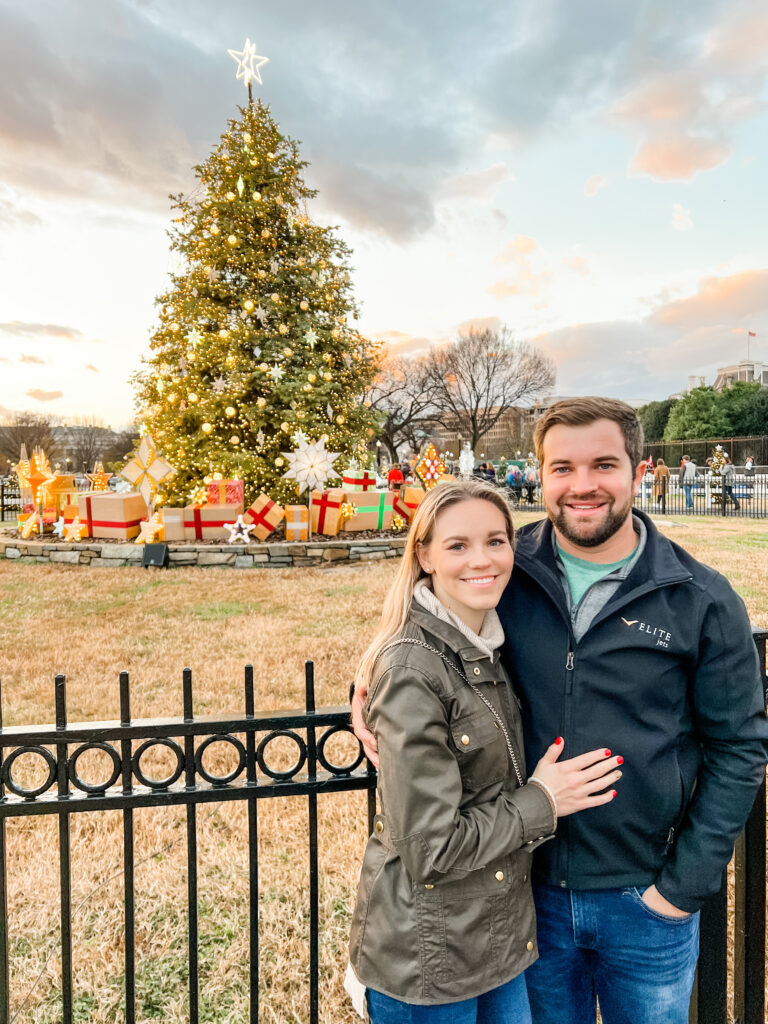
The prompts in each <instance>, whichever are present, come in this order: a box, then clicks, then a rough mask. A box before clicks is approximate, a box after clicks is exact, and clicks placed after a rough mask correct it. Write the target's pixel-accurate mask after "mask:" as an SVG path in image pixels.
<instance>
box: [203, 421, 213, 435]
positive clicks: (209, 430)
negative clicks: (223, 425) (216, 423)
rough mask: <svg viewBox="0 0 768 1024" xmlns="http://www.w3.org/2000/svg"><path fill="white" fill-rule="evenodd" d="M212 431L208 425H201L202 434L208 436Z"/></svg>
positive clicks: (211, 427)
mask: <svg viewBox="0 0 768 1024" xmlns="http://www.w3.org/2000/svg"><path fill="white" fill-rule="evenodd" d="M212 430H213V426H212V425H211V424H210V423H204V424H203V426H202V431H203V433H204V434H210V432H211V431H212Z"/></svg>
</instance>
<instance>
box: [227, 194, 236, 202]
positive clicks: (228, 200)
mask: <svg viewBox="0 0 768 1024" xmlns="http://www.w3.org/2000/svg"><path fill="white" fill-rule="evenodd" d="M226 199H227V202H228V203H232V202H234V199H235V193H234V192H227V195H226Z"/></svg>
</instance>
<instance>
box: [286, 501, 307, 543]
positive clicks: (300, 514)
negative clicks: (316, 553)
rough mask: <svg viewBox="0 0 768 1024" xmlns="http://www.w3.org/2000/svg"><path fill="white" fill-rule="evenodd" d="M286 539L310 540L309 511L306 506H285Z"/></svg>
mask: <svg viewBox="0 0 768 1024" xmlns="http://www.w3.org/2000/svg"><path fill="white" fill-rule="evenodd" d="M285 539H286V540H309V509H308V508H307V506H306V505H286V506H285Z"/></svg>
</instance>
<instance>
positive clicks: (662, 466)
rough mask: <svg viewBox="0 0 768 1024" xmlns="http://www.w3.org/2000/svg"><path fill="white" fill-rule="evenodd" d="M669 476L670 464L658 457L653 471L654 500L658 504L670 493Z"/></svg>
mask: <svg viewBox="0 0 768 1024" xmlns="http://www.w3.org/2000/svg"><path fill="white" fill-rule="evenodd" d="M669 476H670V473H669V466H668V465H667V464H666V462H665V461H664V459H658V460H657V461H656V468H655V469H654V471H653V500H654V501H655V502H656V504H657V505H660V504H661V501H662V498H664V497H665V496H666V495H667V494H668V493H669Z"/></svg>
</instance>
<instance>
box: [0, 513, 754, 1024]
mask: <svg viewBox="0 0 768 1024" xmlns="http://www.w3.org/2000/svg"><path fill="white" fill-rule="evenodd" d="M523 518H525V517H523V516H521V517H520V520H521V521H522V520H523ZM660 528H661V529H662V531H663V532H664V533H665V534H666V535H667V536H669V537H670V538H672V539H673V540H674V541H676V542H677V543H678V544H681V545H682V546H683V547H685V548H686V549H687V550H689V551H691V552H692V553H693V554H694V555H696V556H697V557H699V558H701V559H702V560H704V561H706V562H708V563H709V564H711V565H713V566H715V567H716V568H718V569H719V570H721V571H722V572H724V573H725V574H726V575H727V576H728V578H729V579H730V580H731V581H732V583H733V584H734V586H735V587H736V589H737V591H738V592H739V593H740V594H741V595H742V597H743V598H744V601H745V602H746V605H747V608H748V610H749V613H750V617H751V619H752V621H753V623H755V624H756V625H759V626H763V627H766V628H768V588H767V587H766V580H767V579H768V524H766V525H763V523H762V522H760V521H753V520H747V519H740V520H736V519H725V520H721V519H717V518H714V517H712V518H704V517H702V518H695V517H692V518H690V519H685V520H681V521H680V522H679V524H676V523H675V522H674V521H673V520H661V521H660ZM395 570H396V563H394V564H393V563H392V562H377V563H367V564H364V565H358V566H354V567H349V566H347V567H343V568H337V569H326V570H316V569H306V570H302V569H290V570H283V571H275V570H271V571H264V570H247V571H239V572H238V571H233V570H228V569H225V570H221V569H197V568H194V569H192V568H188V569H174V570H172V571H164V570H153V569H150V570H142V569H138V568H137V569H129V568H119V569H114V570H111V569H99V570H88V569H87V568H84V567H83V568H80V567H69V566H43V565H34V564H32V565H25V564H23V563H20V562H16V563H11V562H7V561H3V562H2V563H0V624H1V625H2V630H3V636H4V641H5V642H4V644H3V649H2V652H0V680H2V702H3V722H4V724H5V725H11V724H23V723H32V722H48V721H52V720H53V714H54V701H53V676H54V674H55V673H56V672H62V673H64V674H66V676H67V698H68V710H69V719H70V721H77V720H82V719H92V720H104V719H112V718H117V717H118V685H117V679H118V673H119V672H120V671H121V670H127V671H128V672H129V673H130V676H131V691H132V713H133V715H134V716H135V717H159V716H170V715H177V714H179V713H180V712H181V670H182V668H183V667H184V666H189V667H191V669H192V671H193V685H194V707H195V712H196V713H197V714H214V713H216V714H218V713H219V712H226V711H228V710H229V711H235V712H239V711H240V710H241V709H242V706H243V705H242V700H243V697H242V693H243V687H242V678H243V665H244V664H245V663H246V662H252V663H253V665H254V666H255V676H256V704H257V708H258V709H259V710H263V711H266V710H270V709H278V708H291V707H300V706H301V705H302V702H303V694H304V661H305V660H306V659H308V658H311V659H313V660H314V662H315V666H316V685H317V702H318V706H321V705H324V704H325V705H328V704H340V703H343V702H344V701H345V699H346V694H347V688H348V684H349V681H350V678H351V676H352V673H353V669H354V665H355V661H356V659H357V657H358V656H359V654H360V653H361V651H362V649H363V646H364V645H365V643H366V641H367V638H368V637H369V635H370V633H371V630H372V628H373V626H374V623H375V621H376V619H377V615H378V611H379V609H380V607H381V601H382V597H383V594H384V592H385V591H386V588H387V586H388V585H389V583H390V581H391V580H392V577H393V575H394V572H395ZM206 765H207V766H208V767H210V768H214V767H215V764H214V763H212V762H208V761H207V762H206ZM158 767H159V766H158ZM226 767H227V765H226V764H223V763H222V764H221V765H219V766H218V769H219V770H221V771H225V770H226ZM86 770H88V768H87V766H86ZM90 770H92V771H94V772H95V771H97V770H98V769H97V767H96V766H95V765H93V766H91V769H90ZM319 804H320V828H321V853H320V856H321V866H322V882H321V922H322V925H321V927H322V937H321V942H322V945H321V1019H322V1020H323V1021H326V1022H329V1024H330V1022H333V1024H342V1022H351V1021H352V1020H354V1019H355V1018H354V1017H353V1015H352V1013H351V1011H350V1010H349V1008H348V1006H347V1002H346V999H345V997H344V993H343V992H342V989H341V977H342V975H343V971H344V968H345V966H346V937H347V930H348V926H349V918H350V911H351V901H352V892H353V887H354V883H355V880H356V875H357V870H358V865H359V862H360V859H361V856H362V850H363V847H364V844H365V798H364V796H362V795H361V794H351V795H340V796H337V797H333V796H324V797H322V798H321V799H320V801H319ZM278 805H279V806H278ZM135 819H136V833H137V834H136V859H137V864H138V867H137V874H136V892H137V924H136V936H137V973H138V977H137V1011H138V1019H139V1020H156V1019H163V1020H164V1021H167V1022H169V1024H177V1022H178V1024H181V1022H182V1021H185V1020H186V1019H187V1017H186V992H185V986H184V982H185V978H186V961H185V952H186V934H185V909H184V908H185V896H186V870H185V854H186V848H185V842H184V839H185V816H184V812H183V810H179V809H177V810H173V811H164V812H160V811H156V810H142V811H137V812H136V814H135ZM198 820H199V822H200V826H199V836H200V838H199V864H200V867H199V885H200V935H201V942H200V946H201V961H200V963H201V967H200V975H201V1008H202V1014H201V1019H202V1020H207V1021H217V1022H231V1024H234V1022H236V1021H237V1022H241V1021H243V1020H246V1019H247V989H248V985H247V982H248V927H247V923H248V887H247V881H248V858H247V853H248V851H247V842H246V840H247V827H246V817H245V809H244V807H243V806H242V805H240V804H229V805H209V806H207V807H204V808H203V809H202V810H201V811H199V812H198ZM259 820H260V837H261V848H260V854H261V863H260V901H261V937H262V961H261V978H260V983H261V989H262V1014H261V1019H262V1021H269V1022H273V1021H274V1022H280V1024H284V1022H288V1021H291V1022H292V1021H295V1022H297V1024H298V1022H303V1021H305V1020H306V1017H307V1009H306V1007H307V969H306V964H307V962H308V946H307V930H308V921H307V911H306V907H307V893H308V871H307V864H306V861H307V856H306V848H305V834H306V803H305V801H304V800H301V799H299V798H293V799H290V800H280V801H276V800H275V801H273V800H267V801H262V802H261V804H260V819H259ZM7 834H8V851H9V854H8V856H9V912H10V927H11V931H10V936H9V941H10V949H11V956H12V984H11V1006H12V1011H13V1009H17V1008H18V1007H19V1005H20V1004H21V1002H22V1000H23V999H24V997H25V995H26V994H27V993H28V992H29V990H30V989H31V988H32V987H33V985H34V989H33V991H32V994H31V996H30V997H29V1000H28V1001H27V1003H26V1004H25V1006H24V1008H23V1010H22V1011H21V1014H20V1015H19V1017H18V1024H22V1022H23V1024H43V1022H45V1024H53V1022H55V1021H57V1020H58V1019H59V1018H60V1009H59V1007H60V1003H59V1000H58V996H57V984H58V980H59V965H58V961H57V955H58V953H57V917H56V912H55V911H56V907H57V905H58V862H57V859H56V850H57V844H58V840H57V832H56V823H55V821H54V820H53V819H48V818H46V819H38V821H37V822H35V823H34V824H32V819H16V820H14V821H11V822H9V824H8V827H7ZM72 837H73V838H72V848H73V858H74V861H73V863H74V868H73V906H74V907H76V908H77V912H76V914H75V918H74V924H73V946H74V961H75V965H74V969H75V992H76V996H77V1007H78V1010H77V1013H78V1016H77V1019H78V1020H81V1021H86V1020H87V1021H93V1022H95V1024H99V1022H105V1024H106V1022H113V1021H121V1020H122V1019H123V1013H122V1009H121V1000H122V981H123V978H122V950H123V946H122V902H121V901H122V874H121V865H122V827H121V820H120V817H119V815H117V814H116V813H113V812H108V813H104V812H100V813H91V814H88V815H79V816H77V817H75V818H74V820H73V825H72ZM51 950H54V953H53V955H52V956H51V958H50V960H48V961H47V963H46V958H47V957H48V955H49V953H50V952H51ZM41 972H42V976H41V977H40V980H38V981H37V984H36V985H35V981H36V979H37V978H38V976H40V975H41Z"/></svg>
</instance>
